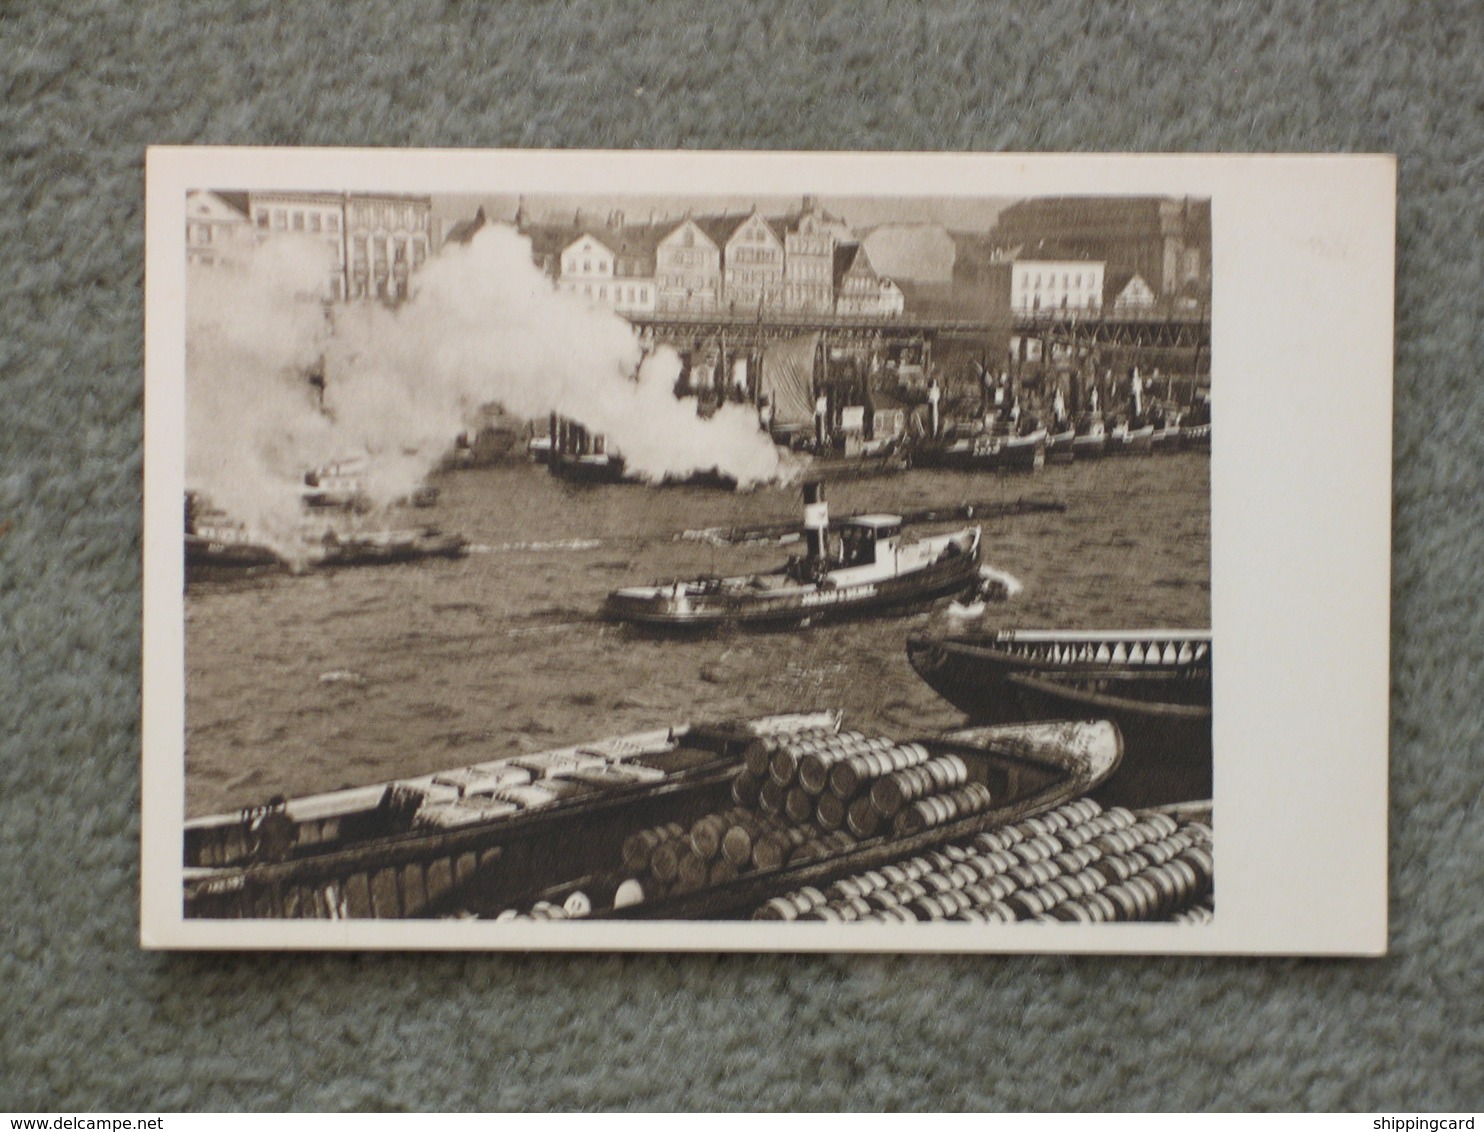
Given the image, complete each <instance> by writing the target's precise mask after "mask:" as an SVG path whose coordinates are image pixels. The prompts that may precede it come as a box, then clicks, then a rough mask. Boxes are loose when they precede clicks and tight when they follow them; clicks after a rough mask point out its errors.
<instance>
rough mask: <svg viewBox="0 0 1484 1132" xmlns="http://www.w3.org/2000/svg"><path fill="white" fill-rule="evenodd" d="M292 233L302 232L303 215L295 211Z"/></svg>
mask: <svg viewBox="0 0 1484 1132" xmlns="http://www.w3.org/2000/svg"><path fill="white" fill-rule="evenodd" d="M294 231H295V232H302V231H304V214H303V213H302V212H299V211H297V210H296V211H295V212H294Z"/></svg>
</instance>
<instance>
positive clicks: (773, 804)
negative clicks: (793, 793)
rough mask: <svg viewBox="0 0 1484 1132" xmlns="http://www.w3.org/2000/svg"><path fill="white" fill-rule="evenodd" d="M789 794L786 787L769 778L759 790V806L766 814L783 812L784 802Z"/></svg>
mask: <svg viewBox="0 0 1484 1132" xmlns="http://www.w3.org/2000/svg"><path fill="white" fill-rule="evenodd" d="M787 796H788V795H787V792H786V791H785V790H784V788H783V787H782V786H779V785H778V783H776V782H774V781H773V779H772V778H769V779H768V780H767V781H766V782H764V783H763V785H762V789H761V790H759V791H758V795H757V808H758V809H759V810H761V811H762V812H763V813H765V814H781V813H782V812H783V802H784V799H785V798H786V797H787Z"/></svg>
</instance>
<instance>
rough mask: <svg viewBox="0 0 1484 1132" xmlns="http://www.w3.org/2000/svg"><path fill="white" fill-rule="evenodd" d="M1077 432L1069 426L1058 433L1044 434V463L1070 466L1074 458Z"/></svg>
mask: <svg viewBox="0 0 1484 1132" xmlns="http://www.w3.org/2000/svg"><path fill="white" fill-rule="evenodd" d="M1076 439H1077V430H1076V429H1075V428H1073V427H1071V426H1068V427H1067V428H1065V429H1063V430H1061V431H1060V432H1049V433H1047V434H1046V462H1047V463H1048V464H1070V463H1071V462H1072V461H1073V459H1075V458H1076V455H1077V449H1076Z"/></svg>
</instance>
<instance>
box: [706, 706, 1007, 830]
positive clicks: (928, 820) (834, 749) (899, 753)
mask: <svg viewBox="0 0 1484 1132" xmlns="http://www.w3.org/2000/svg"><path fill="white" fill-rule="evenodd" d="M742 759H743V770H742V772H741V773H740V774H739V775H738V777H737V781H736V783H735V785H734V787H733V792H732V796H733V798H734V799H735V800H736V801H737V803H738V804H739V805H742V806H745V807H748V808H755V809H756V810H758V811H759V812H761V813H762V814H764V815H768V816H779V815H781V816H782V817H784V818H786V819H787V820H788V821H789V822H790V823H792V824H793V825H795V826H813V827H814V828H815V829H817V830H818V831H819V832H820V833H822V834H835V833H839V832H842V831H843V832H846V833H848V834H850V835H851V836H852V837H854V838H856V839H858V840H866V839H867V838H872V837H876V836H878V835H882V834H887V833H890V834H894V835H895V836H898V837H903V836H910V835H911V834H914V833H921V832H923V831H924V830H926V829H930V828H932V827H935V826H940V825H946V824H947V823H949V822H951V821H955V820H957V819H958V818H962V817H968V816H969V815H971V814H976V813H980V812H982V811H984V810H987V809H989V807H990V805H991V803H992V799H991V797H990V793H989V789H988V787H986V786H985V785H984V784H983V783H980V782H970V781H969V768H968V764H967V763H966V762H965V761H964V760H963V759H962V758H960V757H959V756H958V755H954V754H946V755H941V756H938V757H934V756H933V755H932V753H931V752H929V751H928V749H927V748H926V747H924V746H923V745H922V744H921V743H897V742H896V741H894V740H892V739H886V738H882V737H877V736H867V735H863V734H861V733H860V732H859V731H842V732H839V733H838V734H824V735H807V736H802V737H801V736H792V735H791V736H774V737H768V738H761V739H755V740H753V741H752V742H751V743H749V744H748V746H747V747H746V749H745V750H744V751H743V755H742Z"/></svg>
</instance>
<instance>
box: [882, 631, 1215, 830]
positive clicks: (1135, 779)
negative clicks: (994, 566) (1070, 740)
mask: <svg viewBox="0 0 1484 1132" xmlns="http://www.w3.org/2000/svg"><path fill="white" fill-rule="evenodd" d="M907 656H908V659H909V660H910V662H911V664H912V667H913V668H914V669H915V670H916V672H917V674H918V675H919V676H921V677H922V679H923V680H924V681H926V682H927V684H928V685H929V686H930V687H931V688H932V689H933V690H934V691H936V692H937V693H938V694H939V695H941V696H942V697H943V698H944V699H946V700H948V702H949V703H951V704H953V705H954V706H955V707H957V708H958V709H959V710H960V711H963V712H965V713H966V714H967V715H968V716H969V717H970V718H971V719H973V720H976V721H981V722H986V723H1002V722H1011V721H1018V720H1046V719H1111V720H1113V721H1114V722H1116V723H1117V724H1118V727H1119V730H1120V731H1121V732H1122V733H1123V736H1124V741H1125V744H1126V748H1127V756H1128V757H1127V759H1126V762H1125V769H1124V771H1123V772H1121V773H1120V776H1119V781H1118V782H1117V783H1116V786H1117V787H1118V789H1119V790H1121V791H1123V792H1124V797H1126V798H1128V799H1130V800H1131V801H1136V802H1137V803H1138V804H1143V805H1152V804H1159V803H1164V802H1174V801H1184V800H1187V799H1189V798H1194V797H1208V796H1209V795H1210V790H1211V779H1210V776H1211V751H1212V744H1211V704H1212V691H1211V688H1212V685H1211V634H1210V633H1209V632H1208V631H1181V630H1171V631H1140V632H1121V633H1120V632H1058V631H1040V630H1009V631H1001V632H986V633H966V634H956V635H946V636H939V635H927V634H920V635H915V636H913V637H911V638H909V640H908V642H907Z"/></svg>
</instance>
